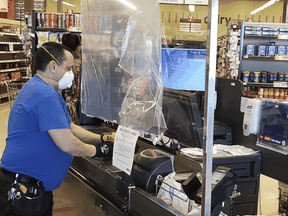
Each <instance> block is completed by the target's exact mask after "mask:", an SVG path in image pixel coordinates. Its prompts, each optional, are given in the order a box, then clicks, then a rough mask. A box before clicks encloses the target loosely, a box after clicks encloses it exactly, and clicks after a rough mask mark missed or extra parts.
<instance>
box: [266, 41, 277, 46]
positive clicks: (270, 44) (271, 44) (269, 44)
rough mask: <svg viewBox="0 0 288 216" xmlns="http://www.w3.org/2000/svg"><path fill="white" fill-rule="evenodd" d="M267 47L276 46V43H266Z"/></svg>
mask: <svg viewBox="0 0 288 216" xmlns="http://www.w3.org/2000/svg"><path fill="white" fill-rule="evenodd" d="M267 45H268V46H275V45H276V42H273V41H271V42H268V43H267Z"/></svg>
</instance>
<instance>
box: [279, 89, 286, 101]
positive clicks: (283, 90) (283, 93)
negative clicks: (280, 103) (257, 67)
mask: <svg viewBox="0 0 288 216" xmlns="http://www.w3.org/2000/svg"><path fill="white" fill-rule="evenodd" d="M279 99H281V100H283V99H285V89H280V96H279Z"/></svg>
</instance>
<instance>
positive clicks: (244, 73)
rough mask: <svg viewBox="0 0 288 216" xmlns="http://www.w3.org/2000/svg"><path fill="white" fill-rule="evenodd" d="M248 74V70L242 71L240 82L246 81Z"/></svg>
mask: <svg viewBox="0 0 288 216" xmlns="http://www.w3.org/2000/svg"><path fill="white" fill-rule="evenodd" d="M249 76H250V71H242V82H243V83H248V81H249Z"/></svg>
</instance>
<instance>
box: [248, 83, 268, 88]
mask: <svg viewBox="0 0 288 216" xmlns="http://www.w3.org/2000/svg"><path fill="white" fill-rule="evenodd" d="M243 86H248V87H249V86H253V87H258V88H272V87H273V83H252V82H248V83H247V84H245V83H243Z"/></svg>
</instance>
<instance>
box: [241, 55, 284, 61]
mask: <svg viewBox="0 0 288 216" xmlns="http://www.w3.org/2000/svg"><path fill="white" fill-rule="evenodd" d="M242 59H243V60H254V61H255V60H260V61H288V59H287V60H285V59H283V60H278V59H275V57H274V56H273V57H266V56H243V58H242Z"/></svg>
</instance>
